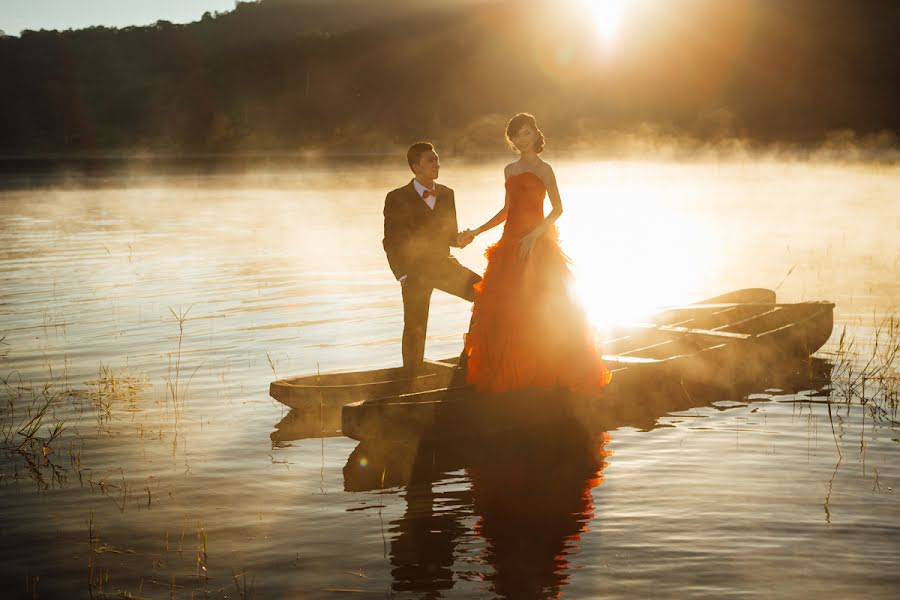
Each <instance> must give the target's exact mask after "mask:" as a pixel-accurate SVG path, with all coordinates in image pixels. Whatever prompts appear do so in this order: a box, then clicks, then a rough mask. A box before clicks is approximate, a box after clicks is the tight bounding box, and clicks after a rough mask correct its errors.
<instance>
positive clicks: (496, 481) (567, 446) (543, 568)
mask: <svg viewBox="0 0 900 600" xmlns="http://www.w3.org/2000/svg"><path fill="white" fill-rule="evenodd" d="M830 370H831V364H830V363H829V362H827V361H824V360H819V359H811V360H808V361H799V362H796V363H788V364H784V365H782V366H781V368H779V369H778V370H777V371H772V372H770V373H769V374H768V377H765V378H763V379H761V380H757V381H756V382H754V383H753V384H752V385H746V386H735V387H730V388H722V387H710V386H706V387H702V386H692V387H690V388H688V387H685V386H684V385H682V383H681V382H678V381H670V382H658V385H655V386H653V389H652V390H651V389H647V390H643V391H641V392H640V393H639V395H629V396H627V397H626V396H619V397H615V396H611V397H608V398H606V399H604V400H603V401H601V402H600V403H599V405H598V406H597V407H596V410H595V411H594V413H593V415H592V416H591V418H590V419H588V420H586V421H581V422H577V423H573V422H569V423H567V424H561V423H559V422H556V423H555V424H554V425H553V426H552V428H551V427H549V426H548V427H547V428H546V429H542V430H534V429H529V430H528V431H519V432H510V433H505V434H503V435H497V436H492V437H490V438H484V437H482V438H477V439H468V440H465V441H462V442H458V443H449V442H441V443H429V442H407V443H397V442H383V441H377V440H375V441H366V442H362V443H360V444H359V445H357V446H356V448H355V449H354V450H353V451H352V453H351V454H350V456H349V457H348V459H347V462H346V464H345V466H344V470H343V473H344V489H345V490H346V491H348V492H368V491H377V490H388V489H391V490H394V491H396V490H397V489H398V488H399V489H400V491H401V493H402V498H403V500H404V503H405V506H404V512H403V515H402V516H401V517H400V518H399V519H396V520H394V521H392V522H390V523H387V531H386V533H387V541H386V544H387V545H388V548H387V553H388V556H389V560H390V565H391V577H392V584H391V585H392V589H393V590H394V591H396V592H413V593H416V594H417V595H418V596H419V597H424V598H437V597H441V596H442V595H443V593H445V592H447V591H448V590H450V589H451V588H453V587H454V584H455V582H457V581H459V579H460V578H461V577H466V576H472V574H471V573H468V574H467V569H470V564H471V563H472V562H473V561H472V560H471V559H472V557H471V556H468V555H467V553H468V551H469V549H471V548H480V554H481V555H480V556H479V557H478V558H477V559H476V560H475V561H474V562H475V563H476V564H484V565H486V566H487V567H489V568H488V569H487V570H484V571H477V570H476V571H477V572H476V573H475V575H474V576H475V577H477V578H479V579H480V580H481V581H484V582H485V584H486V585H487V586H489V588H490V590H491V591H492V592H493V593H494V594H496V595H497V596H498V597H501V598H526V599H540V598H552V597H556V596H558V595H559V594H560V593H561V591H562V589H563V588H564V587H565V586H566V585H567V582H568V581H569V578H570V571H571V562H572V560H573V557H574V556H575V555H576V554H577V553H578V551H579V546H580V540H581V536H582V534H583V533H584V532H585V531H587V530H588V529H589V528H590V523H591V521H592V520H593V519H595V518H602V514H601V513H600V511H599V510H598V507H597V504H596V503H597V501H598V498H599V496H598V494H599V491H598V490H597V489H596V488H597V486H599V485H600V484H601V483H602V482H603V469H604V467H606V465H607V462H606V459H607V457H609V456H610V454H611V452H610V450H609V448H608V446H609V444H610V442H611V441H612V439H613V436H611V435H610V434H609V433H608V432H609V431H613V430H615V429H618V428H621V427H634V428H638V429H644V430H649V429H653V428H656V427H659V426H660V419H661V418H662V417H664V416H665V415H668V414H670V413H673V412H678V411H684V410H687V409H690V408H694V407H703V406H710V405H713V404H714V403H715V404H716V405H717V406H719V407H720V408H721V409H722V410H728V409H729V408H733V407H737V406H744V404H743V403H741V402H735V403H731V404H729V403H722V401H723V400H737V401H741V400H743V399H745V398H746V397H747V396H748V395H750V394H752V393H755V392H760V391H762V390H766V389H773V388H777V389H779V390H782V391H784V392H787V393H790V392H797V391H800V390H811V389H822V388H825V387H827V386H828V385H829V383H830V379H829V373H830ZM339 424H340V409H339V408H332V409H316V410H308V411H296V410H294V411H291V413H289V415H288V416H287V417H285V418H284V419H282V420H281V421H280V422H279V423H278V426H277V429H276V431H275V432H273V433H272V439H273V440H276V441H278V442H282V443H283V442H287V441H290V440H292V439H302V438H306V437H324V436H329V435H335V428H336V427H339ZM392 497H393V496H392ZM472 536H475V537H477V538H478V539H479V540H480V542H479V543H476V544H472V543H471V539H470V538H471V537H472ZM464 557H465V558H466V561H465V562H466V563H467V565H468V566H466V567H465V568H462V567H461V565H460V564H458V563H460V561H461V559H462V558H464Z"/></svg>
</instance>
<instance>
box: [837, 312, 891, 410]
mask: <svg viewBox="0 0 900 600" xmlns="http://www.w3.org/2000/svg"><path fill="white" fill-rule="evenodd" d="M825 354H826V355H829V358H830V359H831V362H832V364H833V367H832V371H831V389H830V390H829V396H828V402H829V404H841V405H847V406H848V408H849V406H850V405H858V406H863V407H864V408H866V409H867V410H868V412H869V414H870V415H871V416H872V417H873V418H875V419H880V420H884V421H888V422H890V423H892V424H893V425H900V423H898V422H897V410H898V405H900V316H898V315H897V314H893V313H892V314H889V315H887V316H883V317H880V318H879V317H875V318H874V324H873V326H872V335H871V337H870V339H866V340H864V341H862V342H861V341H860V340H859V339H857V338H856V337H855V336H853V335H851V334H849V333H848V330H847V326H846V325H845V326H844V327H843V329H842V330H841V335H840V337H839V338H838V341H837V345H836V347H835V349H834V350H833V351H831V352H826V353H825ZM829 412H830V408H829Z"/></svg>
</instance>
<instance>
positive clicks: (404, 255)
mask: <svg viewBox="0 0 900 600" xmlns="http://www.w3.org/2000/svg"><path fill="white" fill-rule="evenodd" d="M434 189H435V192H436V193H437V198H436V199H435V203H434V208H433V209H431V208H429V207H428V205H427V204H425V200H423V199H422V196H420V195H419V193H418V192H417V191H416V188H415V187H414V186H413V182H412V181H410V182H409V183H408V184H407V185H405V186H403V187H401V188H397V189H396V190H393V191H391V192H388V195H387V197H386V198H385V200H384V251H385V253H386V254H387V259H388V263H389V264H390V266H391V271H393V273H394V277H396V278H397V279H400V278H401V277H403V276H404V275H415V274H417V273H421V272H423V271H427V270H428V269H429V268H430V267H433V266H435V265H439V264H440V263H441V262H442V261H446V260H447V259H448V258H450V246H454V247H458V244H457V242H456V235H457V232H458V229H457V223H456V202H455V199H454V196H453V190H451V189H450V188H448V187H446V186H443V185H440V184H435V188H434Z"/></svg>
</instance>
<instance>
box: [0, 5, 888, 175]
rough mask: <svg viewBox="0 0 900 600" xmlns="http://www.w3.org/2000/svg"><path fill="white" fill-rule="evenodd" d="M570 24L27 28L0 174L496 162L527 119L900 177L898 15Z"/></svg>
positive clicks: (473, 18) (462, 14) (673, 145)
mask: <svg viewBox="0 0 900 600" xmlns="http://www.w3.org/2000/svg"><path fill="white" fill-rule="evenodd" d="M579 6H581V5H580V3H578V2H570V3H555V2H546V1H539V0H517V1H516V2H512V1H511V0H481V1H475V0H469V1H463V0H458V1H456V2H449V1H446V2H433V3H429V4H428V5H427V6H424V5H421V3H416V2H413V1H412V0H396V1H395V2H391V3H388V5H385V3H372V2H368V1H367V0H366V1H361V0H333V1H330V2H328V1H325V0H307V1H303V2H297V1H291V0H261V1H260V2H238V3H237V4H236V5H235V9H234V10H232V11H228V12H224V13H215V14H210V13H207V14H206V15H204V16H203V18H202V19H201V20H199V21H197V22H194V23H188V24H184V25H179V24H173V23H170V22H167V21H159V22H157V23H155V24H153V25H149V26H144V27H127V28H122V29H115V28H108V27H92V28H88V29H82V30H69V31H62V32H60V31H27V30H26V31H23V32H22V33H21V35H20V36H18V37H13V36H5V37H0V72H3V73H4V77H3V78H2V79H0V156H3V157H15V158H17V159H24V158H28V159H34V158H35V157H40V158H41V159H43V160H51V161H52V160H56V161H60V160H74V159H76V158H77V159H97V158H98V157H102V158H104V159H107V160H110V159H119V157H122V156H127V157H130V158H134V157H146V156H151V157H171V156H178V157H206V158H210V157H212V158H217V159H222V158H223V157H227V158H229V159H233V158H234V157H242V158H246V157H255V156H259V155H260V154H264V155H266V156H271V155H275V156H283V155H285V154H287V155H292V154H293V153H301V154H303V155H304V156H326V157H333V156H347V155H365V154H369V153H376V154H378V153H391V154H394V153H396V152H395V150H398V149H399V150H403V151H405V148H406V147H407V146H408V145H409V143H411V142H413V141H417V140H419V139H424V138H427V139H432V140H435V141H436V142H437V143H438V144H439V145H440V147H441V148H442V151H443V152H442V153H443V154H445V155H452V156H466V155H478V154H482V153H498V154H500V153H503V152H505V146H504V144H503V139H502V135H501V133H502V131H503V129H504V127H505V124H506V120H507V119H508V118H509V116H510V115H512V114H515V113H516V112H519V111H521V110H528V111H531V112H533V113H535V114H537V115H538V116H539V118H540V119H541V122H542V124H543V125H544V127H545V129H546V130H547V131H548V132H550V133H551V136H550V140H549V142H550V147H552V148H553V149H554V151H555V152H557V151H559V149H564V150H563V151H564V152H572V153H579V152H599V153H602V154H604V155H610V156H626V155H643V154H646V153H649V154H660V153H667V152H668V153H670V154H672V153H674V154H675V155H676V156H677V155H678V154H679V153H682V154H690V153H691V152H697V153H700V154H703V153H713V152H717V153H718V152H721V153H724V152H737V153H742V152H750V153H760V152H762V153H767V152H788V153H794V154H797V155H800V156H802V155H808V154H816V153H817V152H818V153H821V152H824V153H825V154H827V155H833V156H835V157H836V158H843V156H842V155H847V156H849V157H850V159H851V160H856V159H857V158H854V157H862V158H867V157H868V158H872V159H874V160H879V161H883V160H888V161H894V162H896V161H897V160H898V154H900V143H898V136H897V134H898V132H900V108H898V105H897V103H896V102H895V99H896V98H897V97H898V95H900V83H898V82H900V72H898V69H900V50H898V46H897V44H895V43H894V41H893V37H894V32H895V31H896V29H897V27H898V26H900V7H897V6H896V4H895V3H891V2H887V1H873V2H865V3H848V2H843V1H837V0H796V1H795V2H791V3H790V6H789V7H788V6H786V5H785V4H784V3H783V2H781V1H780V0H755V1H753V2H746V1H744V2H733V3H732V2H729V3H722V2H715V1H713V0H679V1H677V2H664V3H656V4H655V5H653V7H646V8H644V9H642V11H635V13H636V14H634V15H632V18H631V19H630V20H626V21H625V22H624V23H623V24H622V30H621V31H620V32H619V36H618V38H617V40H616V44H615V46H614V47H606V46H604V44H603V40H600V39H599V37H598V33H597V31H596V28H595V27H594V23H593V22H592V21H591V19H590V18H588V17H589V15H586V14H585V13H584V10H585V9H584V8H583V6H582V8H581V9H579V8H578V7H579ZM419 30H425V31H428V32H429V34H428V35H427V36H415V35H398V32H405V31H419ZM523 40H528V41H529V43H528V44H525V45H524V46H523ZM420 73H422V75H420ZM423 80H424V81H423ZM423 86H426V87H427V90H428V93H427V99H423V96H422V91H421V90H422V88H423ZM5 160H8V158H7V159H5Z"/></svg>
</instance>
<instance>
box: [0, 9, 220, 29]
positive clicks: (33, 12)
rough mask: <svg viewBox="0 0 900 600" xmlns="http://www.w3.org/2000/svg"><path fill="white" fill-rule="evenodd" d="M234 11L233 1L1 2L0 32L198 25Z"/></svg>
mask: <svg viewBox="0 0 900 600" xmlns="http://www.w3.org/2000/svg"><path fill="white" fill-rule="evenodd" d="M233 8H234V0H0V30H3V31H4V32H6V33H7V34H8V35H19V33H21V31H22V30H23V29H35V30H37V29H60V30H62V29H81V28H83V27H90V26H91V25H106V26H108V27H126V26H128V25H148V24H150V23H155V22H156V21H158V20H160V19H163V20H165V21H172V22H173V23H188V22H190V21H196V20H198V19H199V18H200V16H201V15H202V14H203V13H205V12H206V11H210V12H215V11H217V10H218V11H226V10H232V9H233Z"/></svg>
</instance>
